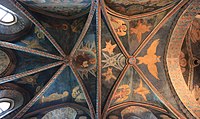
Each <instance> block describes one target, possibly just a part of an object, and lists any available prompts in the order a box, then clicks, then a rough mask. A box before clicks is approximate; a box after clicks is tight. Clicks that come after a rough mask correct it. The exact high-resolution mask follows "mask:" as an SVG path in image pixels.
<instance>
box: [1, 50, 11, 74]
mask: <svg viewBox="0 0 200 119" xmlns="http://www.w3.org/2000/svg"><path fill="white" fill-rule="evenodd" d="M0 59H1V60H0V74H2V73H3V72H4V71H5V70H6V69H7V68H8V66H9V64H10V58H9V56H8V55H7V54H6V53H5V52H4V51H2V50H0Z"/></svg>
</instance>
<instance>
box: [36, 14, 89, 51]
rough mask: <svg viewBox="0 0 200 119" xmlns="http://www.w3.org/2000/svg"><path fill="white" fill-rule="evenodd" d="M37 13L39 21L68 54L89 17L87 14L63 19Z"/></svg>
mask: <svg viewBox="0 0 200 119" xmlns="http://www.w3.org/2000/svg"><path fill="white" fill-rule="evenodd" d="M35 15H36V18H37V19H38V21H40V22H41V24H42V25H43V26H44V27H45V29H46V30H47V31H48V32H49V33H50V34H51V36H52V37H53V38H54V39H55V40H56V41H57V43H58V44H59V45H60V46H61V47H62V49H63V50H64V52H65V53H66V54H69V53H70V52H71V50H72V48H73V47H74V45H75V43H76V41H77V40H78V38H79V36H80V34H81V32H82V29H83V27H84V24H85V22H86V20H87V17H88V14H86V15H82V16H81V17H78V18H74V19H70V20H63V19H57V18H53V17H47V16H41V15H37V14H35ZM58 34H59V35H58ZM63 44H70V45H63Z"/></svg>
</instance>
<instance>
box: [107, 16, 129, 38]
mask: <svg viewBox="0 0 200 119" xmlns="http://www.w3.org/2000/svg"><path fill="white" fill-rule="evenodd" d="M110 21H111V23H112V25H113V27H114V29H115V31H116V33H117V35H118V36H125V35H126V32H127V29H128V28H127V25H126V23H125V22H124V21H123V20H121V19H118V18H115V17H111V18H110Z"/></svg>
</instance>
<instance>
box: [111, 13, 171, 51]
mask: <svg viewBox="0 0 200 119" xmlns="http://www.w3.org/2000/svg"><path fill="white" fill-rule="evenodd" d="M168 12H169V11H168V10H166V11H162V12H159V13H157V14H152V15H149V16H145V17H141V18H135V19H129V18H128V17H127V19H128V20H127V19H124V18H120V17H115V16H114V15H113V14H112V15H111V14H108V18H109V21H110V23H111V25H112V27H113V30H114V31H115V32H116V34H117V37H118V38H119V39H120V41H121V43H122V44H123V46H124V48H125V49H126V50H127V52H128V53H129V54H131V55H132V54H133V53H134V51H136V50H137V48H138V47H139V46H140V44H142V43H143V41H144V40H145V39H146V38H148V35H149V34H150V33H151V32H152V31H153V29H154V28H155V27H156V26H157V25H158V24H159V23H160V21H161V20H162V19H163V18H164V17H165V15H166V14H167V13H168ZM115 19H116V20H115ZM117 21H119V22H117ZM120 23H121V24H120ZM123 28H124V30H123V31H124V33H123V35H119V33H118V32H119V31H122V29H123ZM120 29H121V30H120Z"/></svg>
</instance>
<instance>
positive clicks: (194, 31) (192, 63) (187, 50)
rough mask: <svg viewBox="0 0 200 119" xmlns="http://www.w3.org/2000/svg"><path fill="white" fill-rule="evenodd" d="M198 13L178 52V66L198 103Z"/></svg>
mask: <svg viewBox="0 0 200 119" xmlns="http://www.w3.org/2000/svg"><path fill="white" fill-rule="evenodd" d="M198 16H199V15H196V16H195V19H194V20H193V21H192V24H191V26H190V28H189V30H188V32H187V34H188V35H187V36H186V38H185V40H184V43H183V45H182V50H183V51H184V52H182V51H181V53H180V60H179V63H180V67H181V71H182V73H183V76H184V79H185V81H186V84H187V86H188V88H189V90H190V91H191V92H192V95H193V96H194V98H195V99H196V101H197V102H198V104H200V100H199V98H200V93H199V92H200V88H199V86H200V82H199V81H198V79H199V76H198V73H199V71H200V70H199V64H200V60H199V59H200V58H199V56H200V55H199V50H198V48H199V44H200V42H199V35H200V30H199V28H200V19H199V18H198Z"/></svg>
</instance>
